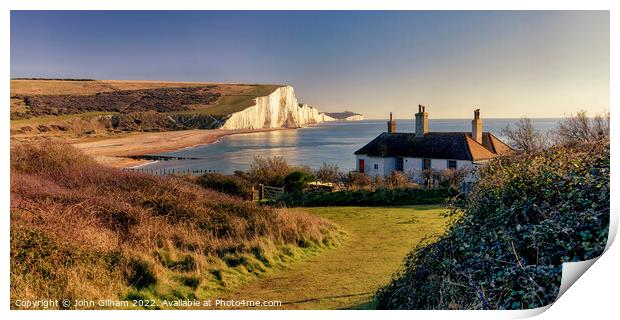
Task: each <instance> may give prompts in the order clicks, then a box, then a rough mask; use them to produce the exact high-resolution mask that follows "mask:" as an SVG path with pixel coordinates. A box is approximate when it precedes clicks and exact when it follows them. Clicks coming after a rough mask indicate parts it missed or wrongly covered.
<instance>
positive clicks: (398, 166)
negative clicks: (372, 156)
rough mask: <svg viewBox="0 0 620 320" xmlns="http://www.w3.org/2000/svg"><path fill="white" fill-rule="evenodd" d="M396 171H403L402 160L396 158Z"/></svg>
mask: <svg viewBox="0 0 620 320" xmlns="http://www.w3.org/2000/svg"><path fill="white" fill-rule="evenodd" d="M396 171H403V158H402V157H396Z"/></svg>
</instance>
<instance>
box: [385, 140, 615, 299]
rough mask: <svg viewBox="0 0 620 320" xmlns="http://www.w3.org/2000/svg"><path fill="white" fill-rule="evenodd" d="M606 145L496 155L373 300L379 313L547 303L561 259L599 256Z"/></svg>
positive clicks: (604, 220) (605, 208)
mask: <svg viewBox="0 0 620 320" xmlns="http://www.w3.org/2000/svg"><path fill="white" fill-rule="evenodd" d="M609 161H610V159H609V143H607V144H606V145H605V144H604V143H600V144H596V145H587V146H581V147H570V148H569V147H554V148H552V149H550V150H546V151H543V152H541V153H539V154H534V155H527V154H522V155H519V156H515V157H511V158H506V159H497V160H494V161H493V162H491V163H490V164H489V165H488V166H486V167H485V168H484V169H483V170H482V171H481V173H480V175H481V178H480V181H479V182H478V183H477V184H476V186H475V187H474V189H473V191H472V193H471V194H470V195H469V196H468V197H467V198H466V199H464V200H463V201H461V202H456V203H455V205H456V207H455V210H454V212H453V218H455V219H456V223H455V224H453V225H452V227H451V228H450V229H449V230H448V232H447V233H446V235H444V236H443V237H442V238H441V239H440V240H439V241H438V242H436V243H434V244H431V245H429V246H426V247H418V248H417V249H416V250H414V251H413V252H412V253H411V254H410V255H409V257H408V258H407V260H406V265H405V269H404V270H403V272H402V273H401V274H400V275H399V276H397V277H396V278H395V279H394V280H393V281H392V283H391V284H389V285H388V286H386V287H384V288H382V289H381V290H380V291H379V293H378V295H377V303H378V307H379V308H382V309H528V308H536V307H541V306H544V305H547V304H549V303H552V302H553V301H555V299H556V297H557V293H558V290H559V286H560V280H561V272H562V263H563V262H573V261H583V260H588V259H592V258H594V257H597V256H598V255H600V254H602V253H603V250H604V248H605V245H606V243H607V236H608V227H609V209H610V207H609V196H610V193H609V192H610V189H609V187H610V186H609V173H610V171H609V170H610V166H609Z"/></svg>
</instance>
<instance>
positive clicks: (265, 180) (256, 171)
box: [247, 156, 293, 187]
mask: <svg viewBox="0 0 620 320" xmlns="http://www.w3.org/2000/svg"><path fill="white" fill-rule="evenodd" d="M292 171H293V168H291V166H290V165H289V164H288V163H287V162H286V160H285V159H284V158H282V157H279V156H275V157H273V158H268V159H264V158H262V157H260V156H256V157H254V162H253V163H252V164H251V165H250V170H248V172H247V176H248V179H250V181H253V182H255V183H262V184H265V185H269V186H275V187H283V186H284V178H285V177H286V176H287V175H288V174H289V173H291V172H292Z"/></svg>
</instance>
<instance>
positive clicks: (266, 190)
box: [252, 184, 284, 200]
mask: <svg viewBox="0 0 620 320" xmlns="http://www.w3.org/2000/svg"><path fill="white" fill-rule="evenodd" d="M252 193H254V189H252ZM282 193H284V188H279V187H272V186H266V185H263V184H259V185H258V200H275V199H277V198H278V197H279V196H280V195H281V194H282ZM252 198H253V199H254V195H252Z"/></svg>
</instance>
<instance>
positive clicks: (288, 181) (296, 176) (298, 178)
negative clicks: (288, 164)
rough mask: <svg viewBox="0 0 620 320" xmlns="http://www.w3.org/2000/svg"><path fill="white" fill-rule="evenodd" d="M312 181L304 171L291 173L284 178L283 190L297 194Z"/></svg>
mask: <svg viewBox="0 0 620 320" xmlns="http://www.w3.org/2000/svg"><path fill="white" fill-rule="evenodd" d="M312 180H314V176H313V175H312V174H310V173H308V172H306V171H302V170H298V171H293V172H291V173H289V174H288V175H287V176H286V177H285V178H284V189H285V190H286V191H287V192H299V191H301V190H302V189H303V188H305V187H306V186H307V185H308V182H310V181H312Z"/></svg>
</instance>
